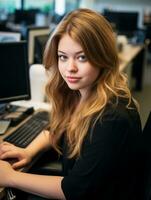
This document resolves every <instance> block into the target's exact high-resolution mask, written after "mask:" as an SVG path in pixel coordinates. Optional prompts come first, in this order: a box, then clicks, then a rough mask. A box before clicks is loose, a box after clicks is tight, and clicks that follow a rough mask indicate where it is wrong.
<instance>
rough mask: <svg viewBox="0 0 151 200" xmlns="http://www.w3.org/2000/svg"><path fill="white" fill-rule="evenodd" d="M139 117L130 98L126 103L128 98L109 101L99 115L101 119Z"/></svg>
mask: <svg viewBox="0 0 151 200" xmlns="http://www.w3.org/2000/svg"><path fill="white" fill-rule="evenodd" d="M131 117H132V118H137V117H139V113H138V109H137V107H136V105H135V103H134V101H133V100H132V101H131V103H130V104H129V105H128V100H127V99H123V98H118V99H117V100H116V101H110V102H109V103H108V104H107V105H106V106H105V108H104V111H103V114H102V116H101V118H102V120H107V119H110V120H111V119H129V118H131Z"/></svg>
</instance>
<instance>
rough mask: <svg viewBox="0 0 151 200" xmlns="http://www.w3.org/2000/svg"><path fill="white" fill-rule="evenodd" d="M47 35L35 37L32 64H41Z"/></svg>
mask: <svg viewBox="0 0 151 200" xmlns="http://www.w3.org/2000/svg"><path fill="white" fill-rule="evenodd" d="M48 38H49V34H46V35H38V36H36V37H35V41H34V43H35V45H34V46H35V47H34V63H40V64H42V61H43V53H44V49H45V46H46V43H47V41H48Z"/></svg>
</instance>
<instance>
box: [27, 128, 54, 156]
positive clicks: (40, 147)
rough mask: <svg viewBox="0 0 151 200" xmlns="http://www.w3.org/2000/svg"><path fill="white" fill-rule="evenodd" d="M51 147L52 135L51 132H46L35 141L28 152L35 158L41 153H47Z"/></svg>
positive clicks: (28, 148) (28, 147)
mask: <svg viewBox="0 0 151 200" xmlns="http://www.w3.org/2000/svg"><path fill="white" fill-rule="evenodd" d="M50 147H51V135H50V133H49V131H47V130H44V131H42V132H41V134H39V135H38V136H37V137H36V139H34V140H33V141H32V142H31V143H30V144H29V145H28V146H27V147H26V150H27V151H28V153H29V154H30V155H31V157H34V156H35V155H36V154H37V153H39V152H40V151H46V150H48V149H49V148H50Z"/></svg>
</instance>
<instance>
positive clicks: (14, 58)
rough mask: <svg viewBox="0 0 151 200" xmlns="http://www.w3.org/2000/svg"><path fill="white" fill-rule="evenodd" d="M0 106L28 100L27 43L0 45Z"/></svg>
mask: <svg viewBox="0 0 151 200" xmlns="http://www.w3.org/2000/svg"><path fill="white" fill-rule="evenodd" d="M0 58H1V59H0V62H1V66H0V104H2V103H8V102H11V101H17V100H27V99H30V97H31V95H30V83H29V66H28V59H27V42H25V41H20V42H6V43H0Z"/></svg>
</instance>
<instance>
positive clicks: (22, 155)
mask: <svg viewBox="0 0 151 200" xmlns="http://www.w3.org/2000/svg"><path fill="white" fill-rule="evenodd" d="M0 159H2V160H10V159H13V162H12V167H13V168H14V169H17V168H21V167H23V166H25V165H26V164H28V163H29V162H30V161H31V160H32V157H31V155H30V154H29V153H28V150H27V149H23V148H20V147H16V146H15V145H13V144H10V143H8V142H3V143H1V144H0Z"/></svg>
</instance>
